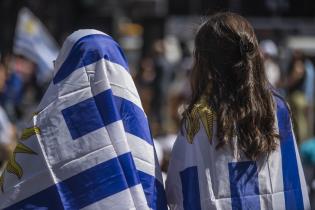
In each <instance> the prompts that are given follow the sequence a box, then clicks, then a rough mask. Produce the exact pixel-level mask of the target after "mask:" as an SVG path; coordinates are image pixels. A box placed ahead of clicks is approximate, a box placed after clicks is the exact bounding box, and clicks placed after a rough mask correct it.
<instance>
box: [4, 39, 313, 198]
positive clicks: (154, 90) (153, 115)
mask: <svg viewBox="0 0 315 210" xmlns="http://www.w3.org/2000/svg"><path fill="white" fill-rule="evenodd" d="M192 43H193V42H192V40H190V41H187V40H185V41H182V40H176V39H175V41H173V43H172V44H170V43H169V42H167V40H163V39H159V40H155V41H154V42H153V43H152V45H151V47H150V51H149V52H148V53H146V54H144V55H143V56H142V57H141V58H140V59H139V61H138V62H137V65H135V66H134V68H135V69H133V70H132V74H133V77H134V80H135V82H136V86H137V88H138V91H139V95H140V97H141V100H142V104H143V107H144V109H145V112H146V114H147V116H148V119H149V122H150V127H151V130H152V135H153V137H154V138H155V143H156V150H157V155H158V157H159V160H160V165H161V167H162V170H163V171H164V172H166V170H167V167H168V160H169V157H170V152H171V148H172V146H173V143H174V141H175V138H176V134H177V132H178V131H179V129H180V121H181V114H180V113H181V111H182V110H183V107H184V105H185V103H187V101H188V100H189V97H190V83H189V73H190V70H191V67H192V65H193V58H192V54H193V44H192ZM170 45H172V47H170ZM260 48H261V53H262V56H263V57H264V65H265V71H266V75H267V77H268V80H269V82H270V84H271V85H272V86H273V87H274V88H275V90H276V91H278V92H279V93H280V94H281V95H283V96H284V97H285V98H286V99H287V101H288V102H289V104H290V107H291V111H292V115H293V119H294V120H293V121H294V122H293V125H294V130H295V134H296V138H297V142H298V147H299V148H300V151H301V156H302V160H303V163H304V168H305V174H306V178H307V182H308V186H309V190H310V193H311V198H313V197H315V137H314V129H315V121H314V115H315V112H314V108H315V107H314V102H315V98H314V97H315V95H314V94H315V93H314V91H315V87H314V85H315V84H314V82H315V72H314V71H315V69H314V62H313V61H314V60H313V59H314V58H313V57H312V56H309V55H307V54H305V53H304V52H303V51H302V50H297V49H290V48H288V47H286V46H278V45H277V44H276V43H275V42H274V41H272V40H262V41H261V42H260ZM175 54H176V55H177V56H175V58H174V55H175ZM37 71H39V70H38V65H37V64H36V63H35V62H33V61H31V60H29V59H27V58H26V57H24V56H22V55H18V54H8V55H2V57H1V64H0V104H1V108H0V130H1V131H5V130H8V129H10V130H13V132H14V133H15V134H14V135H13V136H16V135H19V133H20V132H21V128H23V125H24V123H25V122H26V121H27V120H29V119H30V117H31V116H32V114H33V112H34V110H35V108H36V106H37V104H38V103H39V101H40V99H41V98H42V96H43V94H44V92H45V90H46V88H47V85H48V83H49V81H48V80H47V81H43V80H41V79H39V78H38V76H37V75H38V74H37ZM3 122H11V124H10V123H9V124H8V123H7V124H6V123H3ZM5 125H6V126H10V128H9V127H4V126H5ZM12 125H13V128H12V127H11V126H12ZM312 200H313V201H312V202H315V199H312Z"/></svg>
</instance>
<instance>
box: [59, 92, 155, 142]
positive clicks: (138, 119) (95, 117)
mask: <svg viewBox="0 0 315 210" xmlns="http://www.w3.org/2000/svg"><path fill="white" fill-rule="evenodd" d="M62 114H63V117H64V119H65V122H66V124H67V126H68V129H69V131H70V134H71V136H72V138H73V139H77V138H79V137H81V136H83V135H86V134H88V133H89V132H92V131H95V130H97V129H99V128H101V127H104V126H106V125H108V124H110V123H113V122H116V121H118V120H122V122H123V124H124V128H125V131H126V132H128V133H130V134H133V135H135V136H137V137H139V138H140V139H143V140H144V141H146V142H148V143H149V144H151V145H152V144H153V141H152V138H151V133H150V130H149V124H148V120H147V118H146V116H145V114H144V112H143V111H142V110H141V109H140V108H139V107H138V106H137V105H136V104H134V103H132V102H131V101H129V100H127V99H124V98H121V97H118V96H114V95H113V93H112V90H111V89H108V90H106V91H104V92H102V93H99V94H98V95H96V96H94V98H89V99H86V100H84V101H82V102H79V103H77V104H75V105H73V106H70V107H67V108H66V109H64V110H62Z"/></svg>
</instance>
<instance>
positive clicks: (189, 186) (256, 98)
mask: <svg viewBox="0 0 315 210" xmlns="http://www.w3.org/2000/svg"><path fill="white" fill-rule="evenodd" d="M194 57H195V63H194V68H193V71H192V75H191V85H192V99H191V102H190V104H189V106H188V108H187V109H186V111H185V112H184V114H183V120H182V130H181V132H180V134H179V136H178V139H177V140H176V143H175V145H174V148H173V152H172V158H171V162H170V166H169V171H168V179H167V182H166V191H167V197H168V202H169V205H170V207H171V209H185V210H187V209H193V210H197V209H224V210H228V209H232V210H235V209H268V210H269V209H275V210H281V209H298V210H301V209H310V206H309V199H308V195H307V189H306V185H305V178H304V174H303V171H302V167H301V162H300V158H299V154H298V150H297V147H296V143H295V137H294V134H293V131H292V125H291V119H290V112H289V108H288V107H287V105H286V103H285V101H284V100H283V99H282V98H281V97H280V96H278V95H277V94H276V93H274V92H273V90H272V88H271V86H270V85H269V83H268V82H267V79H266V76H265V72H264V69H263V61H262V57H261V54H260V52H259V50H258V43H257V39H256V37H255V34H254V31H253V29H252V27H251V25H250V24H249V23H248V22H247V21H246V20H245V19H244V18H242V17H240V16H239V15H236V14H233V13H219V14H217V15H214V16H212V17H210V18H209V19H208V20H207V21H206V22H205V23H203V24H202V25H201V27H200V28H199V30H198V32H197V35H196V38H195V55H194Z"/></svg>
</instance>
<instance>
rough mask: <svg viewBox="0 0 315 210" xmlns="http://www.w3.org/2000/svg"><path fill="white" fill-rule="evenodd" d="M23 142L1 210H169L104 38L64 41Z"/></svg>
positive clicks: (141, 120)
mask: <svg viewBox="0 0 315 210" xmlns="http://www.w3.org/2000/svg"><path fill="white" fill-rule="evenodd" d="M21 139H22V140H21V141H20V142H19V144H20V145H21V144H22V145H24V147H23V148H24V150H19V151H16V153H15V154H14V161H12V162H13V163H12V164H11V165H12V166H15V167H10V168H7V171H6V173H5V174H4V182H3V189H4V192H3V193H2V194H1V195H0V208H1V209H2V208H5V209H33V208H38V209H52V210H58V209H93V210H94V209H100V210H103V209H111V210H123V209H141V210H142V209H144V210H145V209H158V210H163V209H167V207H166V199H165V194H164V189H163V184H162V183H163V182H162V177H161V172H160V168H159V165H158V161H157V158H156V155H155V149H154V145H153V141H152V137H151V134H150V130H149V126H148V121H147V117H146V115H145V113H144V111H143V109H142V106H141V101H140V99H139V96H138V93H137V90H136V87H135V85H134V82H133V80H132V77H131V75H130V74H129V71H128V64H127V61H126V59H125V57H124V54H123V52H122V50H121V49H120V47H119V45H118V44H117V43H116V42H115V41H114V40H113V39H112V38H111V37H110V36H108V35H106V34H104V33H102V32H99V31H96V30H79V31H77V32H74V33H73V34H72V35H70V36H69V37H68V38H67V40H66V41H65V43H64V45H63V47H62V49H61V52H60V54H59V56H58V58H57V60H56V66H55V73H54V78H53V81H52V82H51V84H50V86H49V88H48V90H47V92H46V94H45V95H44V98H43V100H42V101H41V103H40V105H39V107H38V113H36V114H35V116H34V117H33V122H32V123H31V124H30V125H29V127H28V128H27V129H25V131H24V132H23V135H22V138H21ZM17 164H19V165H20V166H18V167H16V166H17Z"/></svg>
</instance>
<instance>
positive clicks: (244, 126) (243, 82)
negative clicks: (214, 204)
mask: <svg viewBox="0 0 315 210" xmlns="http://www.w3.org/2000/svg"><path fill="white" fill-rule="evenodd" d="M190 79H191V87H192V99H191V102H190V104H189V106H188V108H187V110H186V112H188V113H189V112H190V111H191V109H192V108H193V106H194V104H195V103H196V102H197V101H198V100H199V99H200V97H201V95H204V94H205V90H207V89H210V91H209V94H207V99H208V102H209V105H210V106H211V107H212V109H213V110H214V111H215V112H216V116H217V137H218V141H219V144H218V145H217V148H220V147H222V146H224V145H226V144H228V143H231V140H232V138H233V137H234V136H237V138H238V147H239V149H241V150H242V151H243V152H244V153H245V155H246V156H247V157H248V158H249V159H252V160H255V159H257V158H258V157H259V156H260V155H261V154H268V153H270V152H271V151H272V150H275V149H276V147H277V145H278V140H279V136H278V134H277V132H276V130H275V118H274V112H275V106H274V101H273V94H272V90H271V88H270V85H269V83H268V81H267V78H266V75H265V71H264V67H263V60H262V56H261V54H260V52H259V48H258V41H257V38H256V36H255V33H254V30H253V28H252V26H251V25H250V23H249V22H248V21H247V20H246V19H245V18H243V17H241V16H239V15H237V14H234V13H229V12H225V13H218V14H216V15H213V16H210V17H209V18H208V19H207V20H206V21H205V22H204V23H203V24H202V25H201V26H200V28H199V30H198V32H197V35H196V38H195V52H194V66H193V70H192V73H191V78H190ZM184 116H185V115H184ZM185 120H186V119H185V117H184V118H183V123H185Z"/></svg>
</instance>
